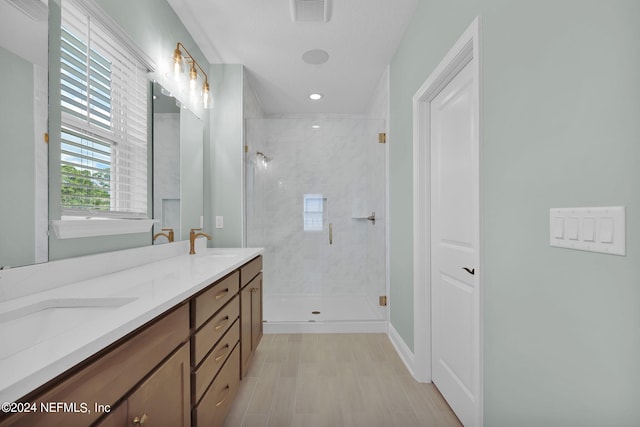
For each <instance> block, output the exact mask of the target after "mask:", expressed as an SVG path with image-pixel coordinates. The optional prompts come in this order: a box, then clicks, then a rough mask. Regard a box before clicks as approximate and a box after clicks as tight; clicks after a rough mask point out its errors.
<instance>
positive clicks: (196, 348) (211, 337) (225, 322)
mask: <svg viewBox="0 0 640 427" xmlns="http://www.w3.org/2000/svg"><path fill="white" fill-rule="evenodd" d="M239 315H240V303H239V299H238V296H237V295H236V296H235V297H234V298H233V300H231V301H230V302H229V304H227V305H226V306H225V307H224V308H223V309H222V310H220V311H219V312H218V313H217V314H216V315H215V316H214V317H212V318H211V320H209V321H208V322H207V323H205V325H204V326H203V327H202V329H200V330H199V331H198V332H196V334H195V335H194V337H193V361H194V363H193V366H197V365H198V364H199V363H200V362H201V361H202V358H203V357H204V356H205V355H206V354H207V353H208V352H209V350H211V347H213V345H214V344H215V343H216V342H217V341H218V340H219V339H220V337H221V336H222V335H224V333H225V332H226V331H227V329H229V328H230V327H231V325H233V322H234V321H235V320H236V319H237V318H238V316H239Z"/></svg>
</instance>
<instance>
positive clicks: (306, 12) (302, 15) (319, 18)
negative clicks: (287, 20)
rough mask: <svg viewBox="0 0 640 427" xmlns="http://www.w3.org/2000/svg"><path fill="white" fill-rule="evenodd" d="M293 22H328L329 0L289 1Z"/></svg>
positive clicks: (329, 12)
mask: <svg viewBox="0 0 640 427" xmlns="http://www.w3.org/2000/svg"><path fill="white" fill-rule="evenodd" d="M290 1H291V19H293V22H329V20H330V19H331V7H330V6H331V0H290Z"/></svg>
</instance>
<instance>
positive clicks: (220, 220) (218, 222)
mask: <svg viewBox="0 0 640 427" xmlns="http://www.w3.org/2000/svg"><path fill="white" fill-rule="evenodd" d="M216 228H224V217H222V216H217V217H216Z"/></svg>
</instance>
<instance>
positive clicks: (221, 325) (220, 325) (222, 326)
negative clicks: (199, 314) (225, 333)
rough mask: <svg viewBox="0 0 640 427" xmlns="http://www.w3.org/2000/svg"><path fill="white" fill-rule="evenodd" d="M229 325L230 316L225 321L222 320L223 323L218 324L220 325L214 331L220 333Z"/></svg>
mask: <svg viewBox="0 0 640 427" xmlns="http://www.w3.org/2000/svg"><path fill="white" fill-rule="evenodd" d="M227 323H229V316H227V317H225V318H224V319H222V321H220V322H218V324H217V325H216V327H215V328H214V329H215V330H216V331H219V330H220V329H222V328H224V327H225V326H226V325H227Z"/></svg>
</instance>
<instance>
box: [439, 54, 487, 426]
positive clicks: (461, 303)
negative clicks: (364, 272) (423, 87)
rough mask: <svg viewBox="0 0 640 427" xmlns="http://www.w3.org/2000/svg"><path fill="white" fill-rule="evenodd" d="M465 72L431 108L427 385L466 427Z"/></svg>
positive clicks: (472, 213) (473, 192)
mask: <svg viewBox="0 0 640 427" xmlns="http://www.w3.org/2000/svg"><path fill="white" fill-rule="evenodd" d="M474 84H477V83H476V82H474V79H473V72H472V67H471V65H470V64H467V65H466V66H465V67H464V68H463V69H462V70H461V71H460V72H459V73H458V74H457V75H456V76H455V77H454V78H453V80H451V81H450V82H449V83H448V84H447V85H446V86H445V87H444V89H442V91H441V92H440V93H439V94H438V95H436V96H435V97H434V98H433V100H432V101H431V104H430V113H429V114H430V124H431V126H430V132H431V135H430V140H431V156H430V157H431V227H430V228H431V314H432V335H431V336H432V347H431V351H432V359H431V363H432V378H433V382H434V384H435V385H436V386H437V387H438V389H439V390H440V392H441V393H442V395H443V396H444V398H445V399H446V400H447V402H448V403H449V405H450V406H451V408H452V409H453V411H454V412H455V413H456V415H457V416H458V418H459V419H460V421H461V422H462V423H463V424H464V425H465V426H471V425H475V423H476V416H475V410H476V408H477V405H476V402H477V399H478V394H479V390H478V389H479V385H478V383H479V377H478V369H479V368H478V360H479V337H478V335H479V332H478V331H479V328H478V322H479V319H478V313H477V308H476V307H477V304H476V302H477V300H476V299H477V298H478V286H477V285H478V281H477V277H478V276H477V275H478V272H477V271H476V269H477V265H475V264H476V263H477V259H478V256H477V251H478V238H479V237H478V225H479V224H478V222H479V221H478V215H479V214H478V212H479V207H478V191H479V190H478V189H479V185H478V182H477V181H478V180H477V168H478V160H477V159H478V156H477V150H478V146H477V145H478V142H477V139H476V138H475V135H476V131H477V129H476V127H477V126H478V124H477V123H476V120H477V119H476V118H477V117H478V115H477V112H476V111H475V109H477V106H476V105H477V103H476V102H475V96H476V95H475V94H476V93H477V91H476V89H475V88H474Z"/></svg>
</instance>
